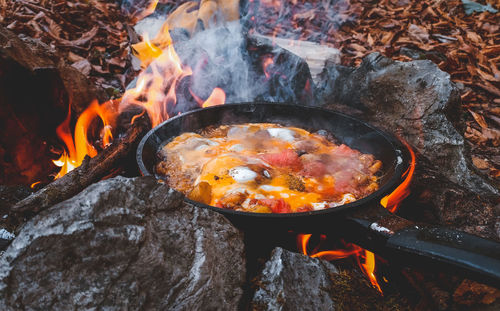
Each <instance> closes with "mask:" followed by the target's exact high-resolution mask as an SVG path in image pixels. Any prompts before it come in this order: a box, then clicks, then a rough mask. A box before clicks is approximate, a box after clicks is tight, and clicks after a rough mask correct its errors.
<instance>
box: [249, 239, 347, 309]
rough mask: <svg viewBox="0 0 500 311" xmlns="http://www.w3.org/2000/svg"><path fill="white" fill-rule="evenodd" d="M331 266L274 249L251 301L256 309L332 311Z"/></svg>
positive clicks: (332, 272) (332, 271) (332, 269)
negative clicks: (301, 308)
mask: <svg viewBox="0 0 500 311" xmlns="http://www.w3.org/2000/svg"><path fill="white" fill-rule="evenodd" d="M338 272H339V271H338V270H337V268H336V267H335V266H334V265H332V264H331V263H329V262H327V261H323V260H319V259H314V258H310V257H307V256H305V255H301V254H297V253H292V252H289V251H287V250H284V249H282V248H276V249H274V251H273V253H272V255H271V259H269V261H268V262H267V263H266V265H265V267H264V270H263V271H262V274H261V276H260V278H259V281H258V283H257V284H258V288H257V290H256V292H255V295H254V297H253V300H252V304H253V308H254V309H256V310H296V309H298V308H299V306H300V307H303V308H304V310H306V309H308V310H333V309H335V304H334V302H333V300H332V299H331V297H330V294H329V289H331V287H332V282H331V280H330V276H329V275H330V274H336V273H338Z"/></svg>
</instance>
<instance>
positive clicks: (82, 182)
mask: <svg viewBox="0 0 500 311" xmlns="http://www.w3.org/2000/svg"><path fill="white" fill-rule="evenodd" d="M149 129H150V124H149V121H148V119H147V118H146V117H141V118H138V119H136V120H135V122H134V123H133V124H132V125H131V126H130V128H129V129H128V130H127V132H126V133H125V134H124V135H123V136H122V137H120V138H118V139H116V140H115V141H114V142H113V143H112V144H111V145H110V146H109V147H108V148H106V149H104V150H103V151H102V152H100V153H99V154H98V155H97V156H95V157H93V158H89V157H87V158H85V160H84V161H83V163H82V165H80V166H79V167H77V168H75V169H74V170H72V171H71V172H69V173H68V174H66V175H64V176H63V177H61V178H59V179H56V180H54V181H53V182H51V183H50V184H48V185H47V186H45V187H44V188H42V189H40V190H39V191H37V192H35V193H33V194H32V195H30V196H29V197H27V198H25V199H23V200H21V201H19V202H18V203H16V204H15V205H14V206H12V208H11V212H12V213H13V214H14V215H16V216H20V215H26V214H36V213H38V212H40V211H43V210H45V209H47V208H49V207H51V206H52V205H54V204H57V203H59V202H62V201H64V200H67V199H69V198H71V197H73V196H74V195H76V194H77V193H79V192H80V191H82V190H83V189H85V188H86V187H88V186H89V185H91V184H93V183H95V182H97V181H99V180H100V179H102V178H103V177H105V176H106V175H108V174H109V172H110V171H112V170H113V169H115V168H116V167H118V166H119V164H120V162H122V161H123V160H124V159H125V158H126V157H127V156H128V155H129V154H130V153H131V152H134V150H135V149H136V146H137V144H138V142H139V140H140V139H141V138H142V136H143V135H144V134H145V133H146V132H147V131H148V130H149Z"/></svg>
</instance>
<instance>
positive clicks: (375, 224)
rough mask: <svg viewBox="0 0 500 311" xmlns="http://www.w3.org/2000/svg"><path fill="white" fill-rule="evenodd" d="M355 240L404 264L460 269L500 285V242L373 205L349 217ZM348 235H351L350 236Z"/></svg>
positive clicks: (387, 257)
mask: <svg viewBox="0 0 500 311" xmlns="http://www.w3.org/2000/svg"><path fill="white" fill-rule="evenodd" d="M347 220H348V221H347V222H346V224H347V227H346V228H345V229H346V230H347V229H350V230H347V231H346V232H348V236H349V237H351V238H352V242H354V243H357V244H359V245H360V246H362V247H365V248H367V249H369V250H373V251H374V252H376V253H378V254H380V255H381V256H383V257H385V258H386V259H388V260H389V261H391V262H395V263H398V264H400V265H402V266H415V267H424V268H426V269H429V270H434V271H448V272H451V273H458V274H461V275H462V276H464V277H467V278H470V279H474V280H477V281H479V282H482V283H486V284H490V285H493V286H495V287H498V288H500V243H497V242H495V241H492V240H487V239H483V238H480V237H477V236H475V235H472V234H468V233H465V232H461V231H456V230H452V229H448V228H444V227H436V226H428V225H424V226H421V225H417V224H415V223H413V222H410V221H408V220H406V219H404V218H401V217H399V216H397V215H394V214H391V213H389V211H387V210H386V209H385V208H383V207H382V206H381V205H378V204H377V205H372V206H371V207H367V208H366V209H362V210H359V211H357V212H355V213H352V214H351V215H350V216H348V217H347ZM346 238H347V236H346Z"/></svg>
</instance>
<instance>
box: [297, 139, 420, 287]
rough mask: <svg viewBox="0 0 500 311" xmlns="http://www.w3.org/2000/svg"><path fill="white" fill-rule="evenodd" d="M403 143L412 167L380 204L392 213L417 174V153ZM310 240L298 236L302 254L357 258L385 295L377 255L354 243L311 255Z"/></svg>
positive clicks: (407, 193) (309, 236) (317, 256)
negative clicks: (379, 277)
mask: <svg viewBox="0 0 500 311" xmlns="http://www.w3.org/2000/svg"><path fill="white" fill-rule="evenodd" d="M401 141H402V142H403V143H404V144H405V146H406V147H407V148H408V150H409V152H410V156H411V160H410V166H409V167H408V169H407V170H406V172H405V173H404V174H403V176H406V177H405V179H404V180H403V182H402V183H401V184H400V185H399V186H398V187H397V188H396V189H395V190H394V191H393V192H392V193H391V194H389V195H387V196H385V197H383V198H382V199H381V200H380V204H381V205H382V206H384V207H385V208H387V209H388V210H389V211H390V212H391V213H394V212H395V211H396V210H397V209H398V207H399V205H400V204H401V202H402V201H403V200H404V199H405V198H406V197H407V196H408V195H409V194H410V183H411V179H412V177H413V173H414V172H415V163H416V158H415V152H414V151H413V150H412V148H411V147H410V145H409V144H408V143H407V142H406V141H404V140H401ZM310 239H311V235H310V234H298V235H297V244H298V248H299V250H300V251H301V252H302V254H304V255H308V256H310V257H314V258H321V259H325V260H328V261H331V260H337V259H342V258H347V257H349V256H355V257H356V260H357V262H358V265H359V267H360V268H361V271H363V273H364V274H365V275H366V276H367V277H368V280H370V283H371V284H372V286H373V287H375V288H376V289H377V290H378V291H379V292H380V293H381V294H383V292H382V289H381V288H380V285H379V282H378V280H377V277H376V276H375V265H376V262H375V254H373V253H372V252H370V251H368V250H365V249H363V248H361V247H359V246H357V245H355V244H352V243H347V244H346V245H345V249H336V250H328V251H321V252H317V251H313V252H311V253H310V252H308V250H307V246H308V243H309V240H310Z"/></svg>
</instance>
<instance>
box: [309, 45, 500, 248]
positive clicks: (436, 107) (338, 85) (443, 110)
mask: <svg viewBox="0 0 500 311" xmlns="http://www.w3.org/2000/svg"><path fill="white" fill-rule="evenodd" d="M323 78H324V79H323V80H322V81H323V82H322V83H321V84H319V85H318V89H317V90H316V91H317V94H321V95H320V96H319V98H320V99H319V104H320V105H322V106H325V107H327V108H332V109H335V110H340V111H343V112H345V113H348V114H352V115H355V116H357V117H359V118H361V119H364V120H366V121H367V122H369V123H371V124H373V125H375V126H377V127H380V128H382V129H384V130H386V131H387V132H390V133H394V134H396V135H399V136H400V137H402V138H403V139H405V140H406V141H407V142H409V143H410V145H411V146H412V147H413V148H414V150H415V151H416V153H417V166H416V170H415V174H414V178H413V180H412V183H411V192H412V197H411V198H410V199H409V200H407V201H408V202H411V203H409V204H403V206H402V210H401V213H400V214H401V215H402V216H404V217H408V218H410V219H412V220H415V221H423V222H427V223H435V224H441V225H446V226H451V227H453V228H456V229H458V230H463V231H467V232H469V233H471V234H476V235H479V236H482V237H485V238H490V239H497V240H500V234H499V232H497V231H498V230H497V229H496V228H497V227H499V226H500V225H499V224H498V221H497V216H496V214H497V212H496V208H495V205H496V204H498V203H497V200H498V193H499V190H498V185H496V184H495V183H494V182H493V181H491V180H487V179H486V178H483V176H481V175H480V174H479V173H478V171H477V169H476V168H475V167H474V165H473V164H472V160H471V156H470V153H469V150H468V146H467V145H466V144H465V140H464V138H463V133H464V129H465V124H464V122H463V120H462V112H461V103H460V97H459V92H458V89H457V88H456V86H455V85H454V84H453V83H452V82H451V80H450V76H449V74H447V73H445V72H443V71H441V70H440V69H439V68H438V67H437V66H436V65H435V64H434V63H433V62H431V61H428V60H417V61H411V62H398V61H393V60H390V59H388V58H385V57H382V56H380V55H379V54H378V53H374V54H370V55H369V56H367V57H366V58H365V59H364V60H363V63H362V64H361V65H360V67H358V68H348V67H343V66H338V65H334V64H329V65H328V66H327V67H326V69H325V71H324V72H323Z"/></svg>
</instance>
